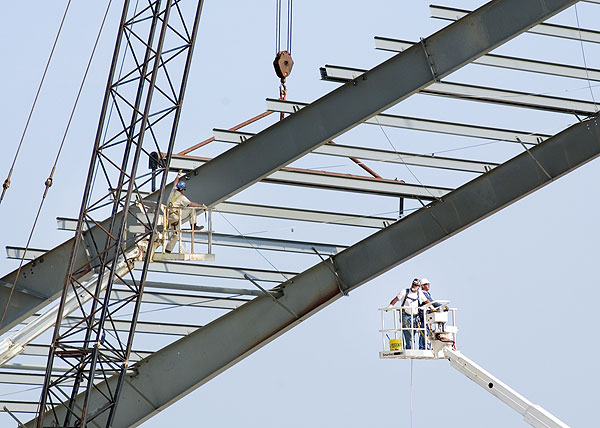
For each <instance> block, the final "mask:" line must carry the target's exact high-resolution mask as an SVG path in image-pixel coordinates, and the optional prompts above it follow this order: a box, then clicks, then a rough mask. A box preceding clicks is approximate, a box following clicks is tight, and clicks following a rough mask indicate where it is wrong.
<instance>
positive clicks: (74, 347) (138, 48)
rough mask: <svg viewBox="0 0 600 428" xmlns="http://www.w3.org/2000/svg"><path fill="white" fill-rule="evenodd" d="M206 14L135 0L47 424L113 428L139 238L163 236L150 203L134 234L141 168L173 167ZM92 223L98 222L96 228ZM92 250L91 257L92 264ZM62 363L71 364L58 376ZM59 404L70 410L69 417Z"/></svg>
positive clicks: (85, 207)
mask: <svg viewBox="0 0 600 428" xmlns="http://www.w3.org/2000/svg"><path fill="white" fill-rule="evenodd" d="M140 4H143V6H141V7H140ZM201 10H202V1H198V0H190V1H185V0H155V1H147V2H141V3H140V2H137V3H136V2H130V1H129V0H125V3H124V7H123V13H122V16H121V22H120V27H119V31H118V36H117V41H116V46H115V50H114V55H113V59H112V64H111V68H110V74H109V80H108V84H107V89H106V93H105V97H104V102H103V105H102V110H101V115H100V121H99V125H98V129H97V133H96V137H95V144H94V151H93V155H92V159H91V163H90V168H89V172H88V176H87V181H86V186H85V192H84V196H83V202H82V207H81V211H80V215H79V220H78V224H77V230H76V236H75V240H74V244H73V248H72V250H71V257H70V261H69V264H68V269H67V275H66V278H65V284H64V288H63V291H62V295H61V300H60V305H59V310H58V315H57V322H56V327H55V330H54V335H53V340H52V346H51V349H50V352H49V356H48V364H47V369H46V375H45V380H44V386H43V390H42V395H41V399H40V406H39V411H38V419H37V426H38V427H42V426H57V425H59V426H63V427H84V426H86V424H89V423H90V422H91V421H95V422H96V421H99V420H100V419H98V417H99V416H100V415H103V416H102V418H101V419H102V424H104V425H105V426H107V427H108V426H111V424H112V420H113V418H114V415H115V410H116V407H117V403H118V400H119V394H120V391H121V387H122V385H123V379H124V375H125V373H126V371H127V369H128V365H129V359H130V353H131V349H132V343H133V335H134V332H135V328H136V322H137V317H138V313H139V307H140V304H141V297H142V292H143V289H144V284H145V280H146V272H147V268H148V263H149V261H150V256H151V251H145V252H144V251H141V250H140V248H139V244H140V243H143V242H146V243H147V242H153V239H154V236H155V233H156V227H157V220H158V215H154V214H155V213H154V210H153V209H150V210H147V209H146V208H144V207H143V206H142V209H141V210H139V209H138V211H137V212H136V215H135V221H136V222H138V223H141V224H142V225H143V226H144V229H143V230H144V231H143V232H142V233H138V234H137V235H133V236H132V235H131V233H129V235H128V223H130V222H131V219H132V218H133V217H134V213H133V210H131V209H130V208H131V206H132V203H134V202H135V201H136V200H137V201H139V200H140V199H141V198H140V197H139V194H140V190H141V188H142V187H143V186H144V185H146V184H147V183H148V181H149V180H148V178H147V177H144V176H142V177H137V173H138V164H139V162H140V160H141V159H146V157H147V160H150V158H151V153H152V152H157V153H166V158H165V162H160V164H161V165H166V164H168V161H169V159H170V156H171V153H172V149H173V146H174V141H175V135H176V130H177V125H178V121H179V117H180V112H181V106H182V101H183V96H184V93H185V87H186V83H187V78H188V74H189V69H190V64H191V57H192V52H193V46H194V42H195V39H196V34H197V29H198V23H199V18H200V13H201ZM161 165H159V166H158V169H157V174H158V176H159V177H161V180H160V181H161V186H160V189H159V191H158V192H157V195H156V204H155V205H154V207H158V206H159V202H160V201H161V198H162V196H163V193H164V189H165V184H166V180H167V171H166V170H164V169H161ZM155 175H156V174H155ZM154 178H156V177H152V179H154ZM95 190H96V191H95ZM97 193H100V195H97ZM107 217H109V219H108V220H106V221H101V220H102V219H105V218H107ZM91 225H95V226H97V227H93V232H92V231H91V230H90V229H91V228H90V226H91ZM136 244H137V245H136ZM131 248H134V250H131ZM82 249H84V250H85V251H86V252H87V255H88V260H89V261H88V262H87V263H84V264H82V263H81V257H80V255H81V251H82ZM134 257H137V258H138V259H142V260H143V261H144V269H143V272H142V274H141V275H140V277H139V278H138V279H135V278H134V277H133V275H132V274H131V273H130V271H131V268H132V258H134ZM125 276H128V277H129V278H128V281H127V284H128V285H127V287H128V290H129V291H130V292H129V293H124V295H123V294H122V297H120V298H119V297H118V296H117V293H114V291H113V284H114V283H115V281H117V280H119V281H125V279H126V278H125ZM71 312H73V315H74V316H77V317H79V318H78V321H77V322H76V323H73V322H67V320H66V315H68V314H69V313H71ZM116 317H119V319H120V320H123V319H128V320H130V321H131V324H130V327H129V328H128V329H126V330H125V331H122V329H118V328H117V323H116V322H115V318H116ZM60 361H62V362H63V364H64V363H66V365H67V367H69V370H68V371H66V372H65V373H62V374H61V375H59V376H56V375H53V367H54V366H56V365H57V364H58V363H59V362H60ZM113 375H117V377H118V379H119V380H118V382H117V384H116V385H115V386H111V387H108V388H107V387H101V386H100V385H99V384H98V381H100V380H106V379H107V378H109V377H110V376H113ZM78 394H84V397H85V399H84V401H83V404H81V403H77V404H76V402H75V399H76V397H77V395H78ZM90 403H95V405H94V407H93V409H94V410H93V411H91V410H90V411H88V406H89V405H90ZM58 408H60V412H61V413H62V414H63V415H64V416H62V417H60V418H59V417H58V411H57V409H58ZM45 413H46V414H47V415H46V418H44V414H45ZM49 414H52V415H53V417H52V418H48V417H47V416H48V415H49ZM49 419H50V420H51V422H48V420H49ZM44 420H46V422H44Z"/></svg>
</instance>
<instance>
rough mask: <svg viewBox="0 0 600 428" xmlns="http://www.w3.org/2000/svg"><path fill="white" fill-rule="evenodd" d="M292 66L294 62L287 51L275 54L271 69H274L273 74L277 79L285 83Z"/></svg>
mask: <svg viewBox="0 0 600 428" xmlns="http://www.w3.org/2000/svg"><path fill="white" fill-rule="evenodd" d="M293 66H294V60H292V55H291V54H290V53H289V52H288V51H280V52H277V55H275V60H274V61H273V67H275V74H277V77H279V78H280V79H281V81H282V82H285V78H286V77H288V76H289V75H290V73H291V72H292V67H293Z"/></svg>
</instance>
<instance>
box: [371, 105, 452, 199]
mask: <svg viewBox="0 0 600 428" xmlns="http://www.w3.org/2000/svg"><path fill="white" fill-rule="evenodd" d="M374 117H375V121H376V122H377V125H379V128H380V129H381V132H383V135H384V136H385V138H386V140H387V141H388V143H389V144H390V146H391V147H392V149H393V150H394V153H396V156H398V159H400V161H401V162H402V164H403V165H404V166H405V167H406V169H407V170H408V172H410V175H412V176H413V178H414V179H415V180H417V183H419V185H420V186H421V187H422V188H423V189H424V190H425V191H426V192H427V193H429V195H430V196H431V197H432V198H433V199H435V200H436V201H441V200H442V199H441V198H438V197H437V196H435V195H434V194H433V193H431V191H430V190H429V189H428V188H427V187H425V185H424V184H423V183H422V182H421V180H419V178H418V177H417V176H416V174H415V173H414V172H413V171H412V170H411V169H410V167H409V166H408V164H407V163H406V162H405V161H404V158H403V157H402V156H401V155H400V153H398V150H396V146H394V144H393V143H392V140H390V137H388V135H387V132H385V129H383V126H382V125H381V123H379V119H377V116H374ZM417 200H418V201H419V202H420V203H421V205H423V206H425V204H424V203H423V201H422V200H421V198H419V197H417Z"/></svg>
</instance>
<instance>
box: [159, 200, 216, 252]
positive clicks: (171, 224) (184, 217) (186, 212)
mask: <svg viewBox="0 0 600 428" xmlns="http://www.w3.org/2000/svg"><path fill="white" fill-rule="evenodd" d="M165 211H166V212H165ZM163 213H164V214H163V215H162V216H161V218H160V221H161V225H162V228H163V233H162V234H161V236H160V239H161V247H162V252H163V253H164V252H165V250H166V248H167V245H168V243H169V241H171V240H172V239H176V240H177V252H178V253H184V252H185V253H187V251H185V245H184V242H183V232H186V233H191V239H190V247H191V248H190V251H189V253H191V254H195V253H196V252H195V251H194V244H195V241H196V239H195V234H196V233H202V234H204V233H206V234H207V244H206V245H207V251H206V254H212V209H210V208H199V207H172V206H168V207H165V209H164V211H163ZM202 213H204V214H205V216H206V219H205V221H206V225H207V228H206V229H205V230H203V231H200V230H195V229H194V227H193V225H192V224H191V223H190V229H184V228H183V225H184V224H185V223H186V222H189V221H190V219H193V218H196V219H199V218H200V217H201V215H202Z"/></svg>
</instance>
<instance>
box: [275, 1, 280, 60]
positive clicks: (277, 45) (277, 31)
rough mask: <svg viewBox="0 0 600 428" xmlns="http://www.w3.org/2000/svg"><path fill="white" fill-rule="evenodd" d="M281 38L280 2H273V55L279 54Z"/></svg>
mask: <svg viewBox="0 0 600 428" xmlns="http://www.w3.org/2000/svg"><path fill="white" fill-rule="evenodd" d="M280 37H281V0H275V54H276V55H277V53H279V48H280V47H281V44H280Z"/></svg>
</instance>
